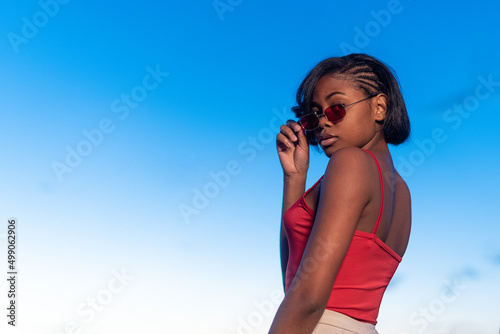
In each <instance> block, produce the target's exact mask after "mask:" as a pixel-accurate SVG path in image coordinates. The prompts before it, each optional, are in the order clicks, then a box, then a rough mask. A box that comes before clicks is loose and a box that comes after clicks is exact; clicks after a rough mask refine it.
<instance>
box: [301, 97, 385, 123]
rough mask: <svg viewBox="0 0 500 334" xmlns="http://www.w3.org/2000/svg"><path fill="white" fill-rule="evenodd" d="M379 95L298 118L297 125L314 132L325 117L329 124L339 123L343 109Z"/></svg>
mask: <svg viewBox="0 0 500 334" xmlns="http://www.w3.org/2000/svg"><path fill="white" fill-rule="evenodd" d="M378 94H379V93H376V94H373V95H370V96H368V97H365V98H364V99H362V100H359V101H356V102H353V103H351V104H348V105H346V106H344V105H343V104H334V105H332V106H330V107H328V108H326V109H325V111H324V112H323V113H321V114H317V113H311V114H307V115H304V116H302V117H301V118H300V120H299V124H300V125H301V126H302V128H303V129H304V130H307V131H314V130H316V129H317V128H318V127H319V121H320V119H321V117H323V116H325V117H326V119H328V120H329V121H330V122H332V123H333V124H335V123H338V122H340V121H341V120H342V119H343V118H344V117H345V108H347V107H350V106H352V105H354V104H356V103H359V102H361V101H365V100H368V99H371V98H372V97H375V96H377V95H378Z"/></svg>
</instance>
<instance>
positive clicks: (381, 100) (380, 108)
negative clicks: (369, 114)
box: [373, 93, 387, 122]
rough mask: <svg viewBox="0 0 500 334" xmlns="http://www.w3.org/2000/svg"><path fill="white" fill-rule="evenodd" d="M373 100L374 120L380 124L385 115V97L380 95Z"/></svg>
mask: <svg viewBox="0 0 500 334" xmlns="http://www.w3.org/2000/svg"><path fill="white" fill-rule="evenodd" d="M373 99H374V103H375V120H376V121H379V122H381V121H383V120H384V119H385V116H386V114H387V95H385V94H383V93H382V94H379V95H377V96H375V97H374V98H373Z"/></svg>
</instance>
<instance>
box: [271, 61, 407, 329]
mask: <svg viewBox="0 0 500 334" xmlns="http://www.w3.org/2000/svg"><path fill="white" fill-rule="evenodd" d="M292 109H293V111H294V113H295V115H296V116H297V118H298V122H295V121H292V120H289V121H287V123H286V125H282V126H281V128H280V133H279V134H278V135H277V138H276V144H277V149H278V155H279V159H280V162H281V165H282V167H283V172H284V194H283V208H282V209H283V217H282V218H283V219H282V225H281V245H280V246H281V262H282V271H283V284H284V287H285V298H284V300H283V302H282V303H281V305H280V307H279V309H278V312H277V314H276V316H275V318H274V321H273V324H272V326H271V329H270V333H272V334H278V333H286V334H294V333H297V334H298V333H300V334H306V333H314V334H322V333H377V331H376V329H375V324H376V323H377V320H376V319H377V316H378V312H379V307H380V303H381V301H382V296H383V294H384V292H385V289H386V287H387V285H388V284H389V282H390V280H391V278H392V276H393V275H394V272H395V271H396V268H397V266H398V264H399V263H400V262H401V258H402V256H403V254H404V253H405V251H406V247H407V245H408V240H409V236H410V226H411V205H410V192H409V190H408V187H407V185H406V183H405V182H404V181H403V179H402V178H401V176H400V175H399V174H398V172H397V171H396V170H395V168H394V165H393V162H392V158H391V154H390V152H389V149H388V146H387V144H394V145H398V144H400V143H402V142H404V141H405V140H406V139H407V137H408V135H409V132H410V123H409V120H408V115H407V112H406V107H405V103H404V101H403V98H402V96H401V92H400V89H399V84H398V82H397V80H396V79H395V77H394V76H393V74H392V72H391V70H389V68H388V67H387V66H386V65H384V64H383V63H382V62H380V61H379V60H377V59H375V58H373V57H370V56H368V55H365V54H351V55H347V56H344V57H339V58H329V59H326V60H324V61H322V62H320V63H319V64H318V65H317V66H316V67H315V68H314V69H313V70H312V71H311V72H310V73H309V74H308V75H307V76H306V78H305V79H304V81H303V82H302V84H301V85H300V87H299V89H298V91H297V106H295V107H294V108H292ZM318 144H319V146H321V148H322V150H323V152H324V153H325V154H326V156H327V157H329V158H330V159H329V162H328V165H327V167H326V171H325V173H324V175H323V176H322V177H321V178H320V179H319V180H318V181H317V182H316V183H315V184H314V185H313V186H312V187H311V188H310V189H308V190H307V191H306V192H304V188H305V183H306V175H307V169H308V166H309V145H312V146H316V148H317V146H318Z"/></svg>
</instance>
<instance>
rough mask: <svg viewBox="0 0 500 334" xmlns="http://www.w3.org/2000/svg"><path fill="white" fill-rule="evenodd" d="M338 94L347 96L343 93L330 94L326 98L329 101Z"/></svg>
mask: <svg viewBox="0 0 500 334" xmlns="http://www.w3.org/2000/svg"><path fill="white" fill-rule="evenodd" d="M337 94H340V95H344V96H345V95H346V94H344V93H342V92H331V93H330V94H328V95H327V96H326V100H328V99H329V98H331V97H332V96H333V95H337Z"/></svg>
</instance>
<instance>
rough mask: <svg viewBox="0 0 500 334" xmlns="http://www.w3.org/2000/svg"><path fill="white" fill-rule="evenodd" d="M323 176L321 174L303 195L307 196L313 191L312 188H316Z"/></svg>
mask: <svg viewBox="0 0 500 334" xmlns="http://www.w3.org/2000/svg"><path fill="white" fill-rule="evenodd" d="M323 176H325V174H323ZM323 176H321V177H320V178H319V180H318V181H316V183H315V184H313V185H312V186H311V187H310V188H309V189H307V190H306V192H305V193H304V195H302V196H303V197H305V196H306V195H307V194H308V193H309V192H310V191H311V189H312V188H314V187H315V186H316V185H317V184H318V183H319V182H320V181H321V180H322V179H323Z"/></svg>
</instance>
